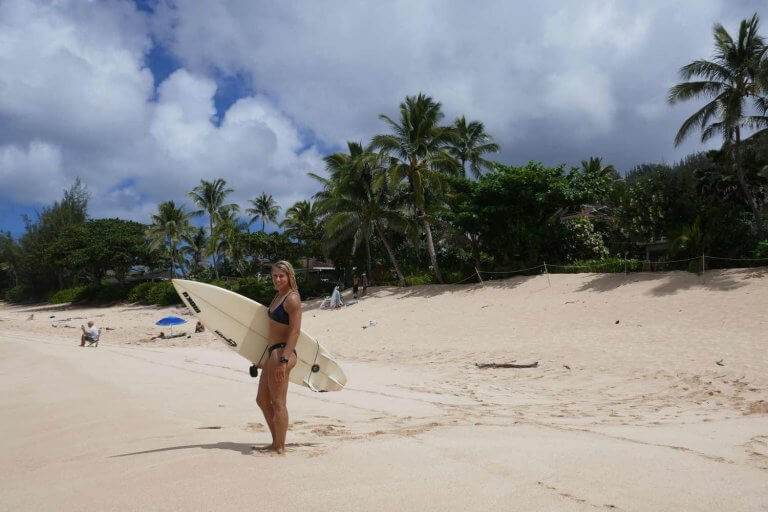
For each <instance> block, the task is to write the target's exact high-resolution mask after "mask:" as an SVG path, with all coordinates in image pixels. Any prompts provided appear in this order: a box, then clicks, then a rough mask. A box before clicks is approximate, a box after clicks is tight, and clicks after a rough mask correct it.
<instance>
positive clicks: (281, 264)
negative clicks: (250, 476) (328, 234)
mask: <svg viewBox="0 0 768 512" xmlns="http://www.w3.org/2000/svg"><path fill="white" fill-rule="evenodd" d="M272 284H273V285H274V287H275V290H277V293H276V294H275V298H274V299H272V303H271V304H270V305H269V308H268V309H267V315H268V316H269V319H270V322H269V337H268V339H269V347H268V348H267V350H268V353H269V357H268V359H267V363H266V365H265V367H264V372H263V373H262V374H261V378H260V379H259V392H258V394H257V395H256V403H257V404H259V407H260V408H261V411H262V412H263V413H264V419H266V420H267V425H268V426H269V431H270V433H271V434H272V444H271V445H270V446H269V447H268V448H269V449H272V450H275V451H276V452H277V453H284V452H285V436H286V434H287V433H288V409H287V407H286V400H287V397H288V377H289V375H290V373H291V370H292V369H293V367H294V366H296V362H297V358H296V343H298V341H299V332H300V331H301V297H300V296H299V291H298V288H297V286H296V273H295V272H294V270H293V266H291V264H290V263H289V262H287V261H278V262H277V263H275V264H274V265H272Z"/></svg>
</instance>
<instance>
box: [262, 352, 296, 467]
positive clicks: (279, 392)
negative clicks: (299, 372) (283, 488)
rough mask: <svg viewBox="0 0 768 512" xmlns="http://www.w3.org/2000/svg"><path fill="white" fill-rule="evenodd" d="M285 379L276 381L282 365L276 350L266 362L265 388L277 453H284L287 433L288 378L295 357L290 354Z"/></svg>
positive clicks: (294, 363) (294, 364) (294, 362)
mask: <svg viewBox="0 0 768 512" xmlns="http://www.w3.org/2000/svg"><path fill="white" fill-rule="evenodd" d="M288 359H289V361H288V363H287V365H286V366H287V368H286V369H285V377H284V378H283V380H282V381H281V382H278V381H277V377H276V376H275V373H276V371H275V370H276V369H277V368H278V366H279V365H280V364H282V363H280V362H279V356H278V351H277V350H276V351H275V352H274V353H273V354H272V356H270V358H269V360H268V361H267V368H266V372H265V373H266V374H267V375H266V376H267V383H268V384H267V387H268V388H269V397H270V399H271V405H272V411H273V416H272V425H273V427H274V430H273V434H272V435H273V438H274V445H275V450H276V451H277V453H283V452H285V435H286V433H287V432H288V408H287V407H286V399H287V397H288V376H289V375H290V372H291V370H292V369H293V367H294V366H296V355H295V354H291V355H290V357H289V358H288Z"/></svg>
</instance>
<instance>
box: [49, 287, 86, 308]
mask: <svg viewBox="0 0 768 512" xmlns="http://www.w3.org/2000/svg"><path fill="white" fill-rule="evenodd" d="M87 288H88V286H85V285H84V286H75V287H73V288H64V289H63V290H59V291H57V292H56V293H54V294H53V295H51V298H50V299H48V302H49V303H51V304H63V303H65V302H75V301H78V300H81V299H82V295H83V292H85V290H86V289H87Z"/></svg>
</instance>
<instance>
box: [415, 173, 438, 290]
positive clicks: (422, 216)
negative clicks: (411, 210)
mask: <svg viewBox="0 0 768 512" xmlns="http://www.w3.org/2000/svg"><path fill="white" fill-rule="evenodd" d="M411 168H412V169H414V168H416V161H414V160H411ZM408 184H409V186H410V188H411V193H413V194H414V195H415V192H416V190H415V188H414V186H413V178H412V177H411V176H410V175H409V176H408ZM421 202H422V203H423V200H422V201H421ZM417 204H418V202H417ZM416 217H417V218H418V219H419V220H420V221H421V225H422V226H423V227H424V232H425V233H426V235H427V252H428V253H429V259H430V261H431V263H432V269H434V272H435V277H436V278H437V282H438V283H440V284H443V276H442V274H440V267H438V266H437V254H435V244H434V242H433V241H432V228H431V227H430V225H429V221H427V214H426V212H425V211H424V207H423V205H422V206H416Z"/></svg>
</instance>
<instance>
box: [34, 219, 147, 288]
mask: <svg viewBox="0 0 768 512" xmlns="http://www.w3.org/2000/svg"><path fill="white" fill-rule="evenodd" d="M144 231H145V227H144V226H143V225H142V224H139V223H138V222H133V221H127V220H121V219H95V220H89V221H88V222H86V223H85V224H80V225H74V226H69V227H68V228H66V229H65V230H64V232H63V233H62V234H61V236H59V237H58V238H57V239H56V240H55V241H54V242H53V243H52V244H51V245H50V248H49V251H50V255H51V257H52V259H53V261H54V262H55V263H56V264H57V265H61V266H62V267H66V268H79V269H82V270H83V271H84V272H83V275H84V276H85V275H87V277H88V278H90V280H91V281H92V282H93V283H95V284H99V283H100V282H101V279H102V278H103V277H104V275H105V274H106V272H107V270H113V271H114V273H115V277H116V278H117V279H118V281H123V280H124V279H125V276H126V274H127V273H128V271H129V270H130V268H131V267H132V266H134V265H136V264H138V263H139V262H140V261H141V260H142V256H143V253H145V252H147V250H148V246H147V243H146V241H145V238H144Z"/></svg>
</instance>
